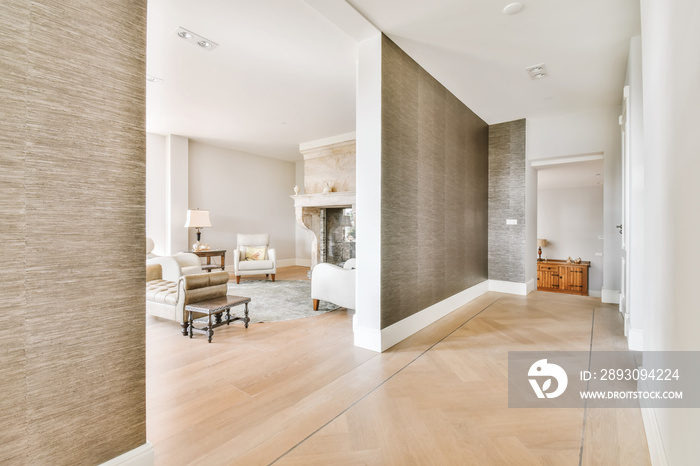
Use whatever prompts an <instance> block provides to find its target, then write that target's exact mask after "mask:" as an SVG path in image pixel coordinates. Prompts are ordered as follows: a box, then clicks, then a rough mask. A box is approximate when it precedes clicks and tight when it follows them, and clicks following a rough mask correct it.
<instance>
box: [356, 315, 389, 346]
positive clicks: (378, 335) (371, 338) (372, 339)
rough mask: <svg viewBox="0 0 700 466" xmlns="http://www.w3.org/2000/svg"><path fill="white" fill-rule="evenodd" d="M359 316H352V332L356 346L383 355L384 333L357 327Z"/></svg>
mask: <svg viewBox="0 0 700 466" xmlns="http://www.w3.org/2000/svg"><path fill="white" fill-rule="evenodd" d="M356 318H357V314H355V315H353V316H352V331H353V338H354V343H355V346H357V347H360V348H364V349H368V350H371V351H376V352H377V353H381V352H382V351H383V350H382V331H381V330H378V329H375V328H367V327H360V326H359V325H357V321H356Z"/></svg>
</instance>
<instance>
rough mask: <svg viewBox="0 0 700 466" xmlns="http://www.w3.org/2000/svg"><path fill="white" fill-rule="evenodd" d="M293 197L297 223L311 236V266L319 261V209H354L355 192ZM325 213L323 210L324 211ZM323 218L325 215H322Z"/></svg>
mask: <svg viewBox="0 0 700 466" xmlns="http://www.w3.org/2000/svg"><path fill="white" fill-rule="evenodd" d="M290 197H291V198H292V199H294V210H295V211H296V217H297V223H298V224H299V225H300V226H301V227H302V228H303V229H304V230H305V231H306V232H307V233H308V234H309V237H310V238H311V268H312V269H313V268H314V267H315V266H316V264H318V262H319V244H318V241H319V234H320V224H321V213H322V212H321V210H322V209H327V208H343V207H351V208H352V210H353V212H354V211H355V193H351V192H340V193H332V192H331V193H325V194H323V193H320V194H297V195H295V196H290ZM324 214H325V211H324ZM324 218H325V217H324Z"/></svg>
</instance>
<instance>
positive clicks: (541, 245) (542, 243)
mask: <svg viewBox="0 0 700 466" xmlns="http://www.w3.org/2000/svg"><path fill="white" fill-rule="evenodd" d="M546 246H547V240H546V239H538V240H537V254H539V257H538V258H537V261H538V262H539V261H541V260H542V248H544V247H546Z"/></svg>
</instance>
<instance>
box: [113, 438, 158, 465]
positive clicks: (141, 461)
mask: <svg viewBox="0 0 700 466" xmlns="http://www.w3.org/2000/svg"><path fill="white" fill-rule="evenodd" d="M154 464H155V455H154V454H153V444H152V443H151V442H146V443H144V444H143V445H141V446H140V447H137V448H134V449H133V450H131V451H127V452H126V453H124V454H123V455H119V456H117V457H116V458H112V459H111V460H109V461H106V462H104V463H102V465H101V466H153V465H154Z"/></svg>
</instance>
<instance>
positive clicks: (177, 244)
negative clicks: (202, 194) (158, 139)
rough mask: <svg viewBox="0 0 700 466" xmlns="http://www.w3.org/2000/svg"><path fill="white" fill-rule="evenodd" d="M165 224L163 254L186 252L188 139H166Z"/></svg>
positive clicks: (187, 246) (168, 137) (175, 137)
mask: <svg viewBox="0 0 700 466" xmlns="http://www.w3.org/2000/svg"><path fill="white" fill-rule="evenodd" d="M165 145H166V147H165V191H166V194H165V222H166V253H167V254H175V253H177V252H179V251H187V250H188V249H189V247H190V246H189V243H188V240H187V234H188V231H187V228H185V220H186V219H187V209H188V208H189V189H188V183H189V178H188V164H189V139H187V138H186V137H183V136H176V135H173V134H169V135H168V136H166V139H165Z"/></svg>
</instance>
